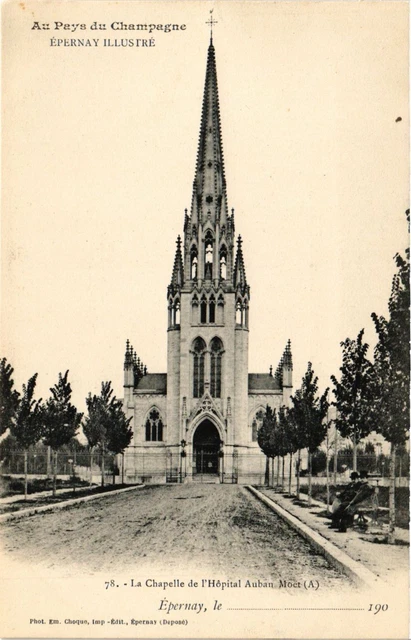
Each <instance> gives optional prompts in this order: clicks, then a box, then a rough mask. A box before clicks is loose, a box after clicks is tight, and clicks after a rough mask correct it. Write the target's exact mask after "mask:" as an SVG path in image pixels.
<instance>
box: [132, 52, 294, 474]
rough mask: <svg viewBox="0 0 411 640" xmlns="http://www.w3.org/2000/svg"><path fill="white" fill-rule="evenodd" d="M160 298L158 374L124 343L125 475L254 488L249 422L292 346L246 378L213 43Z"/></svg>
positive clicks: (238, 260) (240, 279)
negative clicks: (191, 170) (163, 343)
mask: <svg viewBox="0 0 411 640" xmlns="http://www.w3.org/2000/svg"><path fill="white" fill-rule="evenodd" d="M235 246H236V251H234V249H235ZM167 302H168V331H167V341H168V345H167V374H163V373H159V374H151V373H148V372H147V368H146V367H145V366H144V365H143V364H142V363H141V362H140V361H139V359H138V357H137V355H136V353H135V351H134V349H133V347H132V346H130V343H129V342H128V341H127V347H126V354H125V361H124V407H125V411H126V414H127V416H129V417H132V424H133V428H134V438H133V440H132V444H131V446H130V447H129V448H128V450H127V452H126V453H127V455H126V456H125V460H126V463H125V464H126V468H125V477H126V478H127V479H129V480H130V481H136V480H141V479H144V481H146V482H147V481H150V480H151V481H153V482H166V481H170V482H171V481H179V480H180V481H195V480H196V479H198V478H200V477H201V479H204V477H205V478H206V479H210V480H212V479H214V480H215V481H224V482H258V481H259V478H260V475H261V469H262V468H263V465H264V461H265V459H264V456H263V454H262V453H261V451H260V449H259V447H258V443H257V441H256V434H257V430H258V425H259V423H260V422H261V419H262V415H263V412H264V410H265V408H266V406H267V405H270V406H271V407H273V408H276V409H279V408H280V407H281V406H282V405H286V406H288V404H289V400H290V395H291V390H292V357H291V347H290V342H288V344H287V345H286V348H285V350H284V353H283V357H282V359H281V361H280V363H279V366H278V367H277V370H276V372H275V373H274V374H273V372H272V369H270V372H269V373H264V374H263V373H262V374H249V373H248V336H249V329H250V327H249V307H250V287H249V285H248V283H247V279H246V270H245V262H244V256H243V251H242V241H241V236H239V237H238V239H237V240H236V239H235V221H234V210H233V209H232V210H231V211H229V209H228V204H227V195H226V181H225V174H224V159H223V148H222V135H221V127H220V114H219V101H218V89H217V71H216V62H215V50H214V46H213V42H212V41H211V42H210V46H209V48H208V55H207V69H206V79H205V87H204V97H203V107H202V117H201V124H200V137H199V145H198V155H197V163H196V168H195V176H194V185H193V196H192V205H191V210H190V214H189V213H188V211H187V210H186V214H185V220H184V236H183V239H181V238H180V236H179V237H178V239H177V248H176V254H175V260H174V266H173V270H172V277H171V282H170V285H169V287H168V290H167Z"/></svg>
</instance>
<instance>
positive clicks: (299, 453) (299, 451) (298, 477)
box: [296, 449, 301, 500]
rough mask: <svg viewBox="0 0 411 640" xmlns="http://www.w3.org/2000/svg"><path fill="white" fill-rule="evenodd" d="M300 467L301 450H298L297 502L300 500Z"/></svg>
mask: <svg viewBox="0 0 411 640" xmlns="http://www.w3.org/2000/svg"><path fill="white" fill-rule="evenodd" d="M300 466H301V449H298V457H297V486H296V495H297V500H299V499H300Z"/></svg>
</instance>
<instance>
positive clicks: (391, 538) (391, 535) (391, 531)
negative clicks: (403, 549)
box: [388, 442, 395, 544]
mask: <svg viewBox="0 0 411 640" xmlns="http://www.w3.org/2000/svg"><path fill="white" fill-rule="evenodd" d="M388 507H389V524H388V544H395V445H394V443H393V442H391V455H390V488H389V494H388Z"/></svg>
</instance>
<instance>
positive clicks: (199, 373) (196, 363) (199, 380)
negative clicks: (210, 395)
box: [193, 338, 206, 398]
mask: <svg viewBox="0 0 411 640" xmlns="http://www.w3.org/2000/svg"><path fill="white" fill-rule="evenodd" d="M205 351H206V344H205V342H204V340H203V339H202V338H196V339H195V341H194V344H193V397H194V398H201V397H202V396H203V395H204V359H205Z"/></svg>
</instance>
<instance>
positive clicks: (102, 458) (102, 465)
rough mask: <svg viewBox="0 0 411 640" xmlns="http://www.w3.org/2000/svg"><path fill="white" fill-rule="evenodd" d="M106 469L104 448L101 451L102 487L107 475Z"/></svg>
mask: <svg viewBox="0 0 411 640" xmlns="http://www.w3.org/2000/svg"><path fill="white" fill-rule="evenodd" d="M105 472H106V470H105V468H104V447H103V448H102V450H101V486H102V487H104V475H105Z"/></svg>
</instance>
